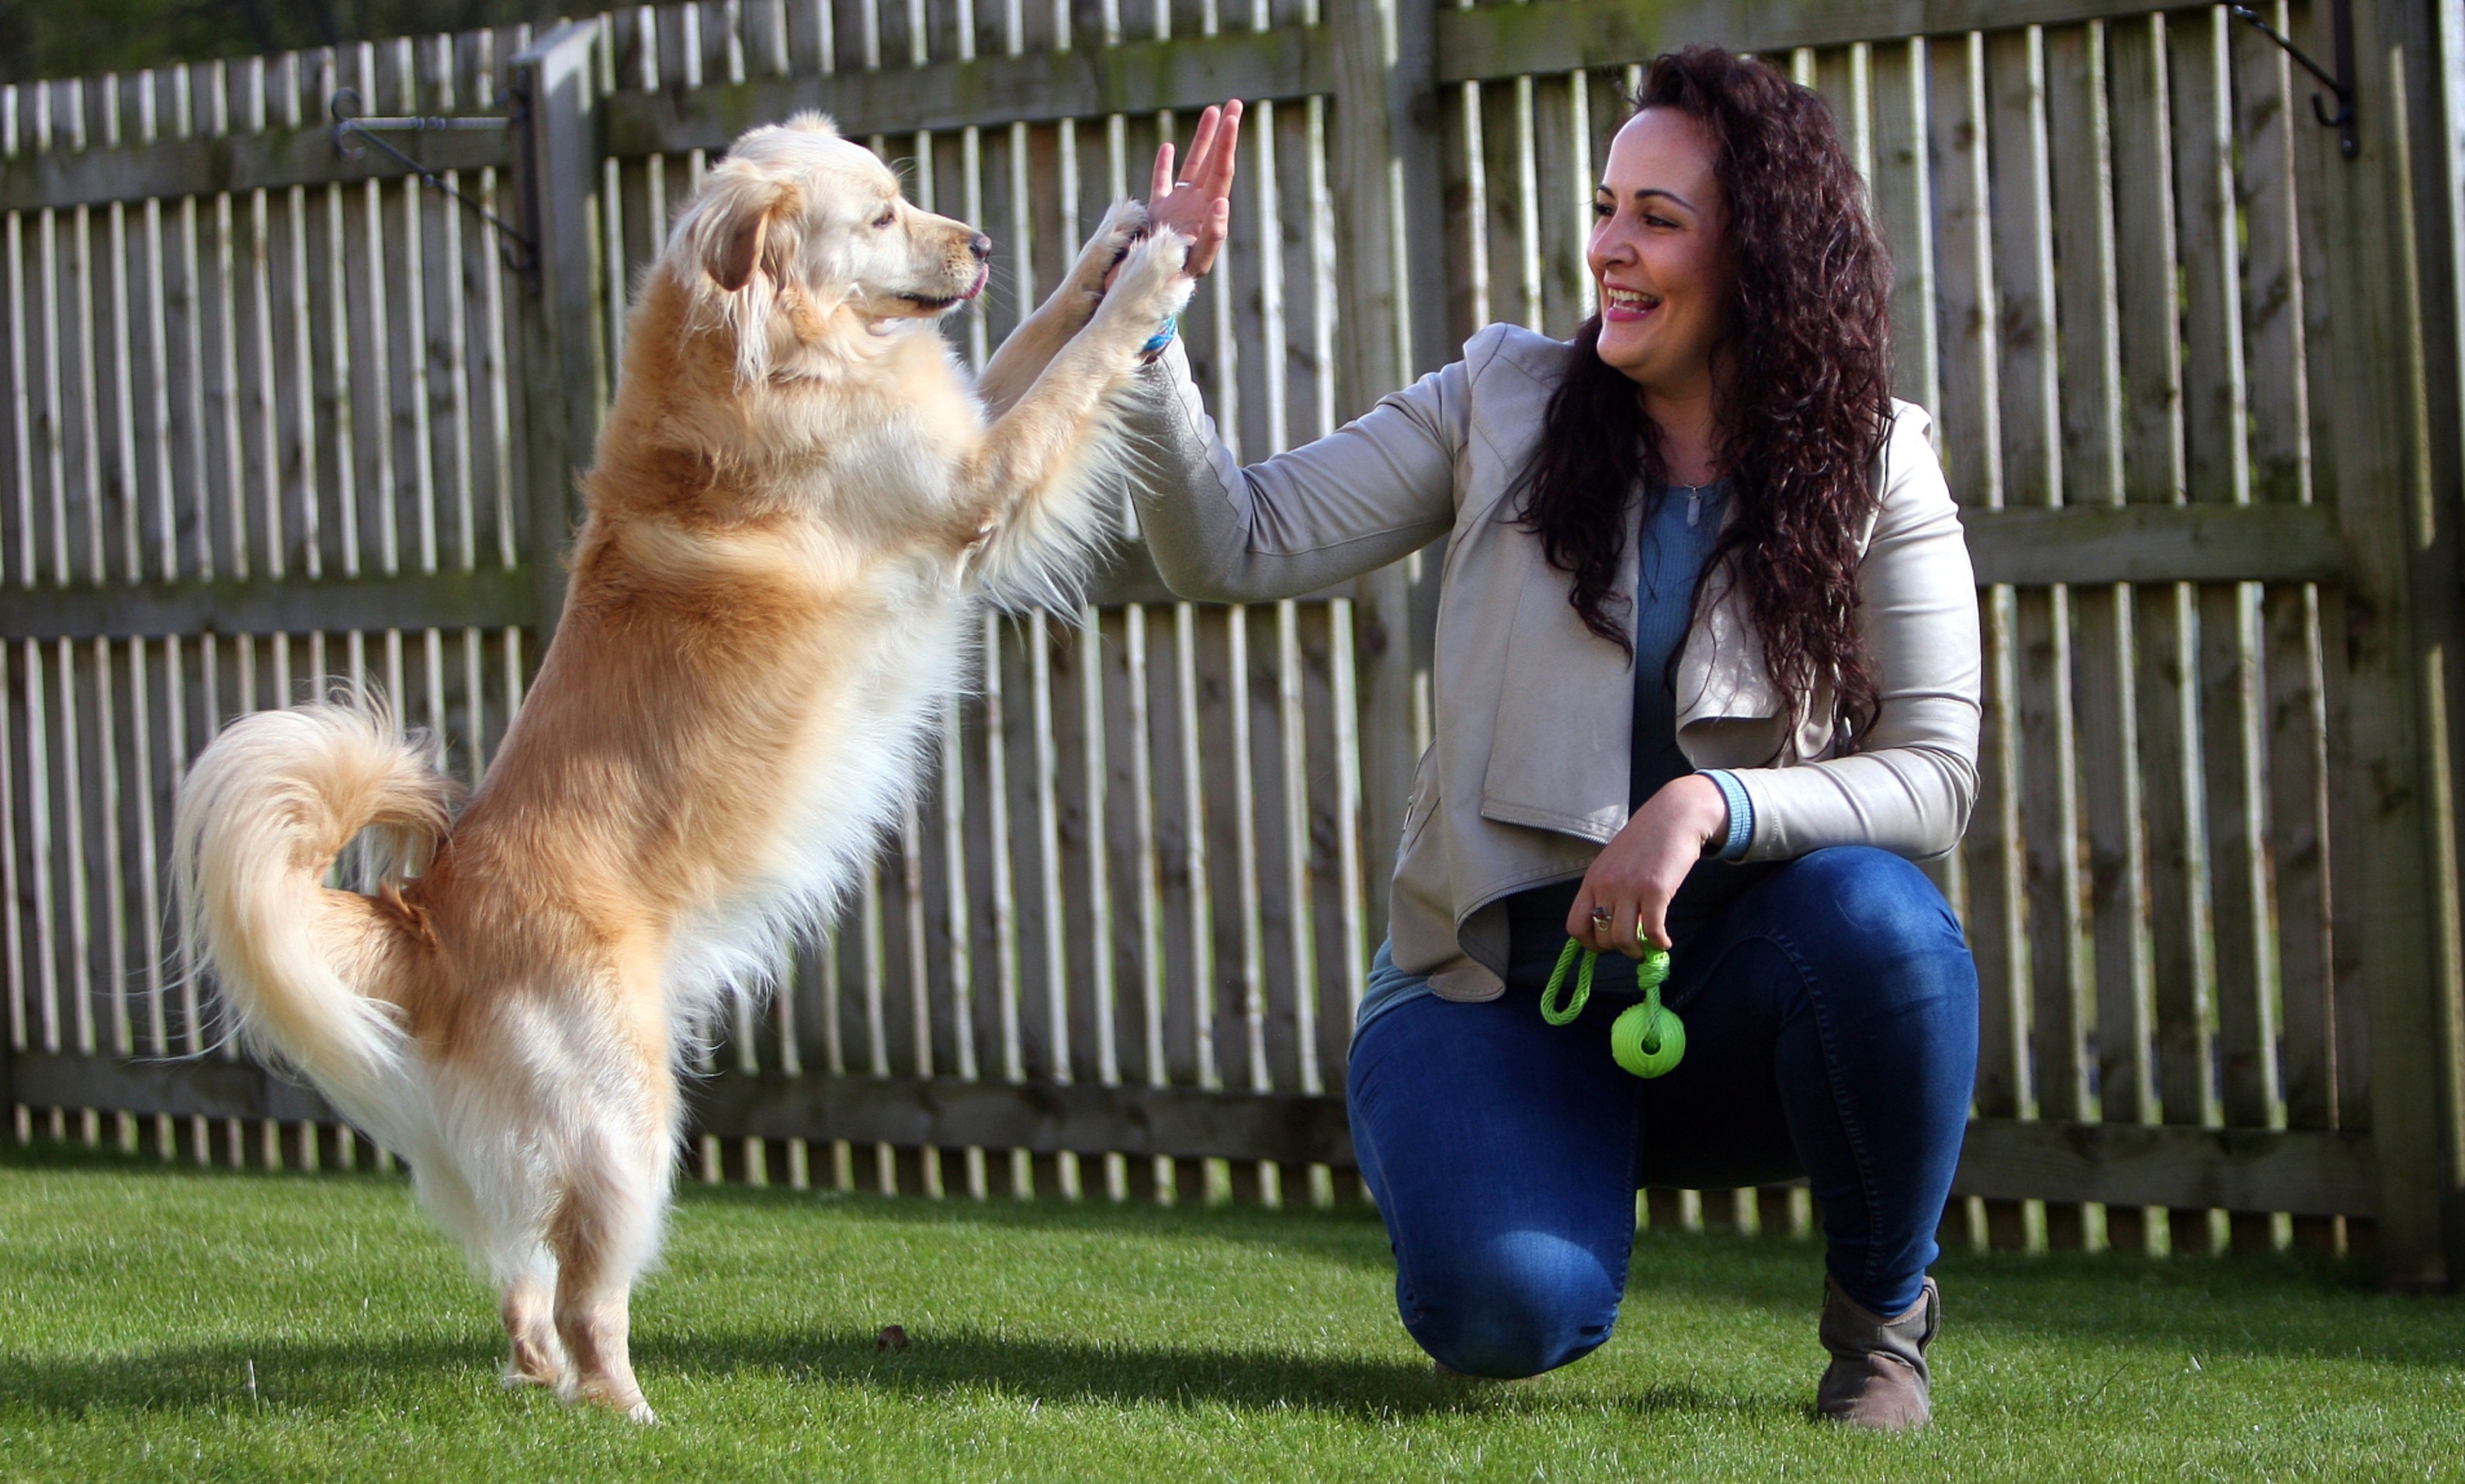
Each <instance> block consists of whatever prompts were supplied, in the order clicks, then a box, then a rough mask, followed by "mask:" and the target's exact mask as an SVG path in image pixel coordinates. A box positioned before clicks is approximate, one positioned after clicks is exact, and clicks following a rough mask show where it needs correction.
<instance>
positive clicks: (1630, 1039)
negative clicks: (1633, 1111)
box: [1610, 948, 1686, 1077]
mask: <svg viewBox="0 0 2465 1484" xmlns="http://www.w3.org/2000/svg"><path fill="white" fill-rule="evenodd" d="M1668 982H1669V950H1668V949H1666V948H1654V949H1651V950H1649V951H1648V952H1646V953H1645V954H1644V956H1643V962H1642V963H1638V964H1636V965H1635V966H1634V983H1635V987H1636V988H1638V989H1641V990H1642V991H1643V992H1644V1001H1643V1003H1642V1004H1641V1005H1631V1006H1629V1007H1627V1009H1626V1012H1625V1013H1624V1014H1622V1015H1620V1016H1618V1018H1617V1019H1616V1020H1614V1021H1612V1022H1611V1023H1610V1057H1611V1058H1612V1059H1614V1060H1615V1061H1616V1062H1617V1064H1618V1065H1619V1066H1621V1067H1624V1068H1625V1069H1626V1070H1627V1071H1629V1072H1632V1073H1633V1074H1635V1075H1636V1076H1639V1077H1656V1076H1659V1075H1661V1074H1664V1073H1666V1072H1668V1071H1669V1070H1670V1069H1671V1068H1673V1067H1675V1066H1677V1063H1678V1062H1679V1061H1681V1060H1683V1059H1684V1057H1685V1055H1686V1023H1685V1022H1684V1021H1682V1020H1679V1019H1678V1018H1677V1012H1676V1011H1674V1010H1670V1009H1666V1008H1662V1006H1661V1003H1660V986H1662V985H1664V984H1667V983H1668Z"/></svg>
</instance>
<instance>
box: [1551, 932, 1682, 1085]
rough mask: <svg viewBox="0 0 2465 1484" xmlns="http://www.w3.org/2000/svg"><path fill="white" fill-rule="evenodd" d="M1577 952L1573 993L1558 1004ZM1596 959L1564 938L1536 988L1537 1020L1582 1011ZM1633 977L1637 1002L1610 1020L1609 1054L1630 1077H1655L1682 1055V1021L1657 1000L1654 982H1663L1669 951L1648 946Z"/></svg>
mask: <svg viewBox="0 0 2465 1484" xmlns="http://www.w3.org/2000/svg"><path fill="white" fill-rule="evenodd" d="M1579 954H1580V955H1582V957H1583V961H1584V963H1583V967H1582V968H1581V969H1580V970H1579V971H1577V973H1576V975H1575V992H1574V994H1573V996H1572V997H1571V998H1569V999H1567V1000H1566V1003H1565V1004H1564V1005H1563V1006H1562V1005H1560V1004H1559V1003H1558V1001H1559V996H1560V994H1561V993H1562V992H1563V991H1564V990H1565V989H1566V971H1567V970H1568V969H1570V968H1574V967H1575V959H1576V956H1577V955H1579ZM1600 959H1601V956H1600V954H1599V953H1597V952H1595V951H1594V950H1592V949H1589V948H1587V947H1585V946H1584V945H1583V944H1582V943H1581V942H1579V941H1576V940H1574V939H1572V938H1569V939H1567V940H1566V946H1565V947H1564V948H1561V949H1559V950H1558V966H1557V967H1556V968H1554V969H1552V970H1550V971H1549V985H1548V987H1547V988H1545V989H1543V990H1542V991H1541V1018H1542V1019H1543V1020H1544V1021H1547V1022H1548V1023H1549V1024H1550V1025H1553V1026H1563V1025H1566V1024H1568V1023H1569V1022H1571V1021H1572V1020H1574V1018H1575V1017H1576V1016H1578V1015H1581V1014H1582V1013H1583V1012H1584V1007H1585V1006H1586V1005H1587V1004H1588V1003H1590V1001H1591V998H1592V970H1593V968H1594V967H1595V966H1596V965H1598V964H1599V963H1600ZM1634 978H1635V983H1636V984H1637V985H1639V986H1642V988H1643V1003H1642V1004H1640V1005H1631V1006H1628V1007H1627V1008H1626V1009H1625V1010H1624V1011H1623V1012H1621V1013H1620V1014H1619V1016H1618V1018H1617V1019H1616V1020H1615V1021H1613V1022H1611V1023H1610V1057H1611V1059H1613V1060H1614V1061H1616V1062H1617V1064H1618V1065H1619V1066H1621V1067H1623V1068H1625V1069H1626V1070H1627V1071H1629V1072H1632V1073H1633V1074H1635V1075H1636V1076H1639V1077H1656V1076H1659V1075H1661V1074H1664V1073H1667V1072H1669V1071H1670V1070H1671V1069H1672V1068H1675V1067H1676V1066H1677V1063H1678V1062H1679V1061H1681V1060H1682V1059H1684V1057H1685V1055H1686V1023H1685V1022H1684V1021H1682V1020H1679V1019H1678V1018H1677V1012H1676V1011H1675V1010H1672V1009H1670V1008H1667V1007H1666V1006H1663V1005H1662V1004H1661V1003H1660V986H1662V985H1664V984H1666V983H1668V982H1669V950H1668V949H1666V948H1654V949H1652V950H1651V951H1650V952H1648V953H1646V954H1645V955H1644V956H1643V962H1642V963H1638V964H1636V965H1635V971H1634Z"/></svg>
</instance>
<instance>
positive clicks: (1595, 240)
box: [1585, 108, 1736, 397]
mask: <svg viewBox="0 0 2465 1484" xmlns="http://www.w3.org/2000/svg"><path fill="white" fill-rule="evenodd" d="M1712 162H1713V144H1712V139H1711V136H1710V135H1709V134H1708V133H1707V132H1706V131H1705V130H1704V128H1703V126H1702V125H1701V124H1700V123H1699V122H1696V121H1695V120H1694V119H1693V118H1691V117H1690V116H1688V115H1686V114H1683V113H1680V112H1678V111H1677V109H1675V108H1647V109H1645V110H1644V111H1643V112H1641V113H1639V114H1636V115H1635V116H1634V117H1633V118H1632V119H1630V120H1628V121H1627V124H1626V127H1624V128H1622V129H1620V130H1618V132H1617V138H1616V139H1615V140H1613V141H1612V142H1611V143H1610V158H1609V163H1608V166H1607V167H1606V168H1604V169H1603V170H1602V171H1601V184H1600V186H1599V188H1597V190H1596V191H1595V192H1594V194H1593V197H1592V215H1593V224H1592V238H1591V244H1590V247H1589V248H1588V251H1587V252H1586V254H1585V260H1586V262H1587V263H1588V264H1589V266H1590V268H1591V270H1592V281H1593V284H1594V285H1595V287H1596V288H1597V289H1598V290H1599V293H1600V305H1601V337H1600V357H1601V359H1602V360H1603V361H1605V362H1607V363H1608V364H1610V365H1613V366H1615V367H1617V368H1618V369H1619V370H1621V371H1624V372H1625V373H1626V374H1627V375H1629V376H1631V377H1632V378H1633V379H1634V380H1635V381H1636V382H1637V383H1639V384H1640V385H1641V386H1642V387H1643V388H1644V389H1645V390H1646V391H1648V392H1656V393H1659V394H1661V395H1665V396H1676V397H1687V396H1698V395H1702V394H1704V393H1706V392H1708V391H1709V390H1710V389H1711V379H1712V353H1713V348H1714V347H1715V346H1716V345H1718V344H1719V343H1720V340H1721V334H1722V332H1723V331H1724V330H1725V329H1726V323H1725V319H1726V310H1727V305H1728V299H1729V292H1730V288H1731V286H1732V284H1733V282H1734V281H1735V277H1736V270H1735V268H1734V266H1733V265H1732V264H1731V263H1730V261H1729V255H1728V253H1727V251H1726V247H1725V244H1726V238H1727V226H1728V216H1727V209H1726V203H1725V201H1724V200H1723V199H1722V196H1721V183H1720V180H1719V178H1718V177H1717V176H1715V175H1714V173H1713V167H1712Z"/></svg>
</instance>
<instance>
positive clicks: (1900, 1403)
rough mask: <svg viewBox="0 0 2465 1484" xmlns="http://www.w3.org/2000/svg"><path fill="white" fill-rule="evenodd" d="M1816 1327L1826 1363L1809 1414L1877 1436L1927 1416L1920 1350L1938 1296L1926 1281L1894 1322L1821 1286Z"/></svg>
mask: <svg viewBox="0 0 2465 1484" xmlns="http://www.w3.org/2000/svg"><path fill="white" fill-rule="evenodd" d="M1823 1289H1824V1296H1823V1322H1822V1324H1821V1325H1820V1326H1819V1327H1818V1329H1817V1330H1816V1333H1817V1334H1818V1335H1819V1336H1820V1337H1821V1339H1822V1340H1823V1348H1824V1349H1826V1350H1829V1351H1831V1352H1832V1363H1831V1365H1830V1366H1828V1367H1826V1368H1825V1370H1824V1372H1823V1381H1822V1384H1819V1385H1817V1386H1816V1387H1815V1388H1814V1409H1815V1410H1816V1411H1818V1412H1821V1413H1822V1414H1823V1415H1824V1416H1826V1417H1829V1418H1831V1419H1832V1421H1834V1422H1838V1423H1845V1424H1847V1425H1848V1426H1850V1427H1853V1428H1871V1429H1874V1430H1876V1431H1877V1432H1906V1431H1908V1430H1909V1429H1913V1428H1922V1427H1924V1426H1925V1425H1926V1423H1927V1421H1928V1419H1930V1418H1931V1417H1932V1416H1933V1407H1932V1406H1931V1404H1930V1402H1929V1398H1928V1389H1929V1386H1930V1384H1931V1382H1932V1380H1933V1377H1932V1375H1931V1373H1930V1372H1928V1371H1927V1369H1926V1359H1925V1350H1926V1346H1927V1345H1929V1344H1931V1343H1933V1342H1934V1336H1935V1330H1936V1329H1937V1327H1938V1320H1939V1318H1941V1310H1942V1306H1943V1299H1942V1296H1941V1295H1940V1294H1939V1293H1937V1291H1936V1289H1935V1286H1934V1279H1932V1278H1928V1279H1926V1280H1925V1289H1924V1291H1923V1292H1922V1293H1921V1294H1919V1295H1918V1301H1917V1302H1916V1303H1915V1304H1913V1305H1911V1306H1910V1308H1909V1312H1908V1313H1906V1314H1903V1315H1901V1316H1900V1317H1899V1318H1896V1319H1886V1318H1880V1317H1879V1316H1877V1315H1873V1314H1869V1313H1868V1312H1866V1310H1865V1309H1864V1308H1863V1307H1861V1306H1860V1305H1859V1304H1858V1303H1857V1302H1856V1300H1854V1299H1853V1298H1851V1297H1850V1296H1848V1295H1847V1294H1844V1293H1842V1292H1841V1291H1840V1285H1839V1284H1837V1283H1834V1282H1832V1279H1831V1278H1830V1277H1829V1276H1826V1277H1825V1278H1824V1280H1823Z"/></svg>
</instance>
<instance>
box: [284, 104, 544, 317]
mask: <svg viewBox="0 0 2465 1484" xmlns="http://www.w3.org/2000/svg"><path fill="white" fill-rule="evenodd" d="M359 106H360V90H359V89H357V88H337V89H335V90H334V96H333V97H332V98H330V99H328V100H326V101H325V111H326V113H327V114H328V115H330V116H331V117H332V119H333V121H334V149H335V151H336V152H337V153H339V154H341V155H343V156H344V157H345V158H355V157H357V156H358V155H359V153H360V148H359V146H358V145H356V144H353V143H352V141H353V140H354V139H362V140H366V141H367V142H368V143H369V144H374V145H376V146H377V147H378V148H379V149H382V150H384V151H385V152H386V153H387V154H389V155H391V156H393V158H394V160H395V162H396V163H397V164H399V165H401V166H402V167H403V168H404V169H407V170H409V171H410V172H411V174H413V175H415V176H417V177H418V178H419V182H420V184H421V185H424V186H427V187H430V188H433V189H434V190H437V191H439V192H441V193H443V194H445V195H448V196H452V197H453V198H454V199H455V200H456V201H459V202H461V203H462V204H463V205H464V206H467V207H469V208H470V209H471V210H473V211H474V212H476V213H477V215H478V217H479V219H480V220H481V221H484V222H486V223H487V224H488V225H489V226H491V227H494V228H496V229H497V232H498V233H499V235H500V239H501V241H502V242H503V243H504V246H503V247H502V248H501V249H500V251H501V253H502V254H503V255H504V259H505V266H506V267H508V268H510V269H512V270H513V271H514V272H516V273H519V274H523V275H528V274H529V273H530V272H531V270H532V268H533V267H534V266H535V265H536V264H537V263H538V261H539V244H538V243H536V242H533V241H532V240H531V239H530V237H529V236H528V234H526V233H523V232H522V230H521V229H519V228H517V227H516V226H514V224H513V223H511V222H509V221H506V220H505V219H504V218H503V217H500V216H499V215H498V214H497V213H496V212H494V211H491V210H488V209H487V208H486V207H484V206H482V205H480V204H479V203H478V202H477V201H476V200H474V199H472V198H471V197H469V196H466V195H464V194H463V193H462V192H461V191H459V190H456V189H455V188H454V187H453V186H451V185H449V184H447V183H446V180H445V177H443V176H441V175H439V174H437V173H436V172H435V171H434V170H432V169H430V168H429V167H428V166H424V165H422V164H420V163H419V162H418V161H416V160H414V159H412V158H411V156H409V155H407V154H405V153H403V152H402V151H401V150H400V149H398V148H396V147H395V146H394V145H393V144H392V142H391V141H389V140H386V139H382V138H380V137H379V132H378V131H380V130H384V131H386V132H389V133H397V134H418V133H431V132H435V131H439V130H468V129H498V130H501V129H509V128H512V127H513V126H514V125H515V124H516V123H517V122H520V119H519V115H518V114H482V115H477V116H473V117H465V118H458V119H448V118H430V119H420V118H409V117H404V118H374V117H370V116H368V115H366V114H363V113H360V112H358V111H357V110H358V108H359Z"/></svg>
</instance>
